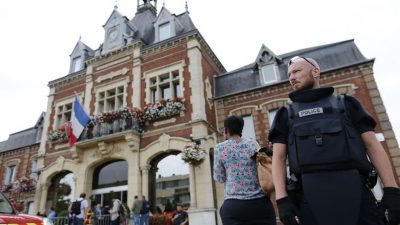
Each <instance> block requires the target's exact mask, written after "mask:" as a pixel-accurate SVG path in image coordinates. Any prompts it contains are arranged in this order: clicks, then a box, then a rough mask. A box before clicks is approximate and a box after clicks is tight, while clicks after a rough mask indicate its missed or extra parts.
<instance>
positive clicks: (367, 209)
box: [299, 185, 384, 225]
mask: <svg viewBox="0 0 400 225" xmlns="http://www.w3.org/2000/svg"><path fill="white" fill-rule="evenodd" d="M332 207H340V205H338V206H334V205H332ZM332 216H335V215H332ZM299 219H300V224H301V225H318V223H317V221H316V220H315V218H314V216H313V213H312V211H311V209H310V206H309V204H308V203H307V200H306V199H305V198H304V195H303V196H302V197H301V200H300V218H299ZM342 224H346V221H343V223H342ZM357 225H384V223H383V218H382V217H381V215H380V213H379V209H378V206H377V205H376V202H375V197H374V196H373V194H372V192H371V191H370V190H369V189H368V188H367V187H365V185H363V187H362V194H361V206H360V213H359V217H358V223H357Z"/></svg>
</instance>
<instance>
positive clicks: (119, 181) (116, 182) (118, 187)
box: [92, 160, 128, 207]
mask: <svg viewBox="0 0 400 225" xmlns="http://www.w3.org/2000/svg"><path fill="white" fill-rule="evenodd" d="M113 193H116V194H117V195H118V197H119V199H120V200H121V201H122V202H123V203H127V198H128V163H127V162H126V161H125V160H113V161H109V162H107V163H104V164H102V165H100V166H98V167H97V168H96V169H95V170H94V173H93V186H92V205H95V204H97V203H100V204H101V205H103V206H109V207H112V201H111V196H112V194H113Z"/></svg>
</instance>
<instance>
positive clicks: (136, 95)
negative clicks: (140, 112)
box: [132, 44, 142, 108]
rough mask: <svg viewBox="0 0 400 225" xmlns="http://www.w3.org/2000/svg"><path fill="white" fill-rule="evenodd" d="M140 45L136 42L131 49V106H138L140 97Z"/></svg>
mask: <svg viewBox="0 0 400 225" xmlns="http://www.w3.org/2000/svg"><path fill="white" fill-rule="evenodd" d="M140 47H141V44H138V45H136V46H135V48H134V49H133V68H132V76H133V82H132V106H133V107H137V108H141V107H140V99H141V83H142V79H141V73H142V71H141V66H142V58H141V55H140Z"/></svg>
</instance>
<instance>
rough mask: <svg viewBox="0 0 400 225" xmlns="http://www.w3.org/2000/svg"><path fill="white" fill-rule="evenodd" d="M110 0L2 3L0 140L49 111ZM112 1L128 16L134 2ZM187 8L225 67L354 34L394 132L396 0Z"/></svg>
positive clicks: (178, 2) (169, 1)
mask: <svg viewBox="0 0 400 225" xmlns="http://www.w3.org/2000/svg"><path fill="white" fill-rule="evenodd" d="M141 2H142V1H141ZM164 3H165V7H166V8H167V9H168V10H169V11H170V12H171V13H175V14H180V13H182V12H184V11H185V0H165V1H164ZM114 5H115V0H57V1H54V0H40V1H39V0H2V1H1V2H0V28H1V29H2V31H1V35H0V96H1V108H0V141H4V140H6V139H7V138H8V135H9V134H10V133H14V132H18V131H21V130H23V129H27V128H30V127H32V126H33V125H34V124H35V122H36V121H37V119H38V118H39V116H40V113H41V112H42V111H45V110H46V106H47V96H48V94H49V88H48V87H47V84H48V82H49V81H51V80H54V79H57V78H60V77H62V76H65V75H67V73H68V69H69V63H70V61H69V55H70V54H71V52H72V50H73V48H74V46H75V44H76V42H77V41H78V39H79V37H80V36H81V37H82V41H83V42H84V43H85V44H87V45H88V46H90V47H91V48H92V49H97V48H98V47H99V45H100V44H101V43H102V42H103V39H104V30H103V27H102V26H103V25H104V23H105V22H106V21H107V19H108V17H109V16H110V15H111V13H112V11H113V9H114ZM117 5H118V10H119V12H121V13H122V14H123V15H125V16H126V17H128V18H129V19H131V18H132V17H133V16H134V14H135V12H136V7H137V1H136V0H118V2H117ZM162 5H163V1H159V2H158V9H159V10H160V9H161V7H162ZM188 7H189V12H190V16H191V18H192V20H193V22H194V24H195V26H196V27H197V28H198V29H199V31H200V33H201V34H202V35H203V37H204V38H205V40H206V41H207V43H208V44H209V45H210V47H211V48H212V49H213V51H214V53H215V54H216V55H217V57H218V58H219V60H220V61H221V62H222V64H223V65H224V66H225V68H226V69H227V70H228V71H229V70H233V69H235V68H238V67H241V66H243V65H247V64H249V63H252V62H254V61H255V59H256V56H257V54H258V51H259V49H260V47H261V45H262V44H263V43H264V44H265V45H266V46H267V47H268V48H269V49H271V50H272V51H273V52H275V53H276V54H283V53H286V52H290V51H294V50H297V49H302V48H307V47H312V46H318V45H323V44H329V43H334V42H340V41H344V40H348V39H355V43H356V45H357V46H358V47H359V48H360V50H361V52H362V53H363V54H364V56H365V57H367V58H375V59H376V60H375V65H374V72H375V78H376V81H377V83H378V88H379V90H380V92H381V95H382V98H383V101H384V104H385V106H386V109H387V111H388V114H389V117H390V120H391V122H392V126H393V127H394V128H395V132H396V134H397V137H399V134H400V117H399V115H400V104H399V101H398V100H396V99H397V98H398V97H399V96H398V95H399V94H400V91H399V83H400V82H399V81H400V78H399V76H400V74H399V72H398V65H399V62H398V60H399V59H398V58H397V57H398V54H399V52H400V23H399V21H400V14H399V12H400V1H397V0H379V1H378V0H374V1H372V0H351V1H349V0H336V1H320V0H303V1H296V0H280V1H276V0H275V1H270V0H255V1H234V0H196V1H195V0H188Z"/></svg>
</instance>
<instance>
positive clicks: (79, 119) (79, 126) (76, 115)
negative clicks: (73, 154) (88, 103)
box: [68, 96, 90, 147]
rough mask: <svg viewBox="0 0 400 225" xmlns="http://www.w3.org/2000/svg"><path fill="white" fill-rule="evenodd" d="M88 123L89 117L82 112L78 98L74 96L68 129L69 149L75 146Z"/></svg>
mask: <svg viewBox="0 0 400 225" xmlns="http://www.w3.org/2000/svg"><path fill="white" fill-rule="evenodd" d="M89 121H90V117H89V116H88V115H87V114H86V112H85V110H83V108H82V105H81V104H80V103H79V100H78V97H77V96H75V102H74V111H73V113H72V118H71V128H70V129H69V133H68V138H69V141H68V144H69V147H72V146H73V145H74V144H75V142H76V141H77V140H78V138H79V136H81V133H82V131H83V129H85V127H86V125H87V124H88V123H89Z"/></svg>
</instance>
